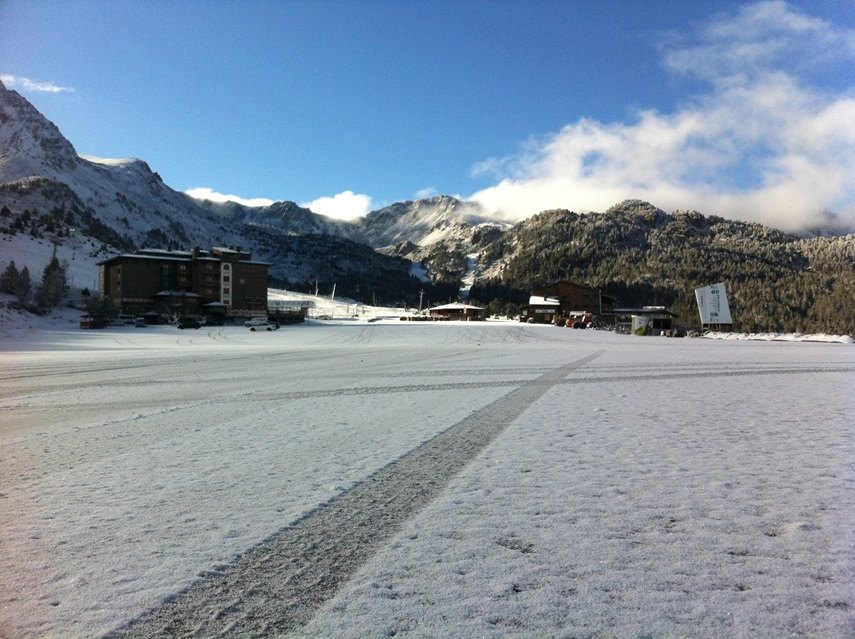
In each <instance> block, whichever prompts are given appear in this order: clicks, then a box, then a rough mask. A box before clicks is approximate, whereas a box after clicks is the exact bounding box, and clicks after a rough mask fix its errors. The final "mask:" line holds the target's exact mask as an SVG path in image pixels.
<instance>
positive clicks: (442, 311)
mask: <svg viewBox="0 0 855 639" xmlns="http://www.w3.org/2000/svg"><path fill="white" fill-rule="evenodd" d="M428 315H429V316H430V318H431V319H433V320H449V321H451V320H457V321H471V320H482V319H484V318H485V309H483V308H481V307H480V306H472V305H471V304H463V303H462V302H452V303H451V304H443V305H442V306H434V307H433V308H429V309H428Z"/></svg>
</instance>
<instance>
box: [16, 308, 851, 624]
mask: <svg viewBox="0 0 855 639" xmlns="http://www.w3.org/2000/svg"><path fill="white" fill-rule="evenodd" d="M0 362H2V366H0V637H3V638H4V639H5V638H7V637H8V638H13V637H14V638H16V639H17V638H19V637H22V638H30V637H63V638H64V637H98V636H103V635H105V634H110V633H113V632H115V631H116V630H118V629H122V628H125V627H126V625H127V624H129V623H130V622H132V621H134V620H135V619H139V618H140V617H141V616H143V615H144V613H146V611H150V610H157V609H160V607H161V606H162V605H163V604H164V602H167V605H169V604H176V605H178V606H179V610H180V609H181V608H180V606H181V605H184V606H185V607H186V609H188V610H189V609H190V608H191V607H192V606H191V605H190V604H188V603H186V602H187V601H189V602H194V601H196V600H195V599H193V598H192V597H190V598H188V597H185V596H184V594H180V593H185V594H186V593H193V592H202V591H201V590H194V589H195V588H197V587H198V586H199V585H200V584H203V583H208V582H212V581H216V580H217V579H220V578H221V577H222V576H223V575H225V574H229V573H230V571H233V570H235V571H237V570H238V567H240V566H242V565H243V564H242V563H241V562H242V560H243V559H245V558H246V557H248V556H250V555H251V554H252V549H254V548H258V547H259V545H260V544H266V543H270V540H271V539H279V537H278V536H279V535H281V536H287V535H288V533H289V531H290V530H291V529H295V528H297V524H298V523H302V524H305V525H307V526H308V527H311V525H312V522H313V521H315V517H316V515H318V514H319V513H321V514H322V513H324V512H326V513H333V514H334V518H338V519H340V521H339V522H338V528H335V527H332V528H325V529H324V531H325V532H324V533H323V536H324V537H337V536H341V538H342V539H344V538H345V533H346V532H347V531H348V530H349V529H350V528H352V527H354V526H356V524H355V523H351V522H355V521H356V520H357V519H358V516H359V514H360V513H358V512H353V510H354V509H357V508H358V507H357V506H353V505H348V504H350V503H351V502H349V501H348V499H347V498H348V497H349V496H350V495H354V494H356V493H359V491H360V490H365V489H366V486H367V487H368V488H370V485H371V483H372V482H373V481H375V479H376V478H377V477H379V474H378V473H384V472H387V471H388V472H389V473H390V474H388V475H387V476H386V477H387V479H386V480H384V481H389V482H390V484H389V485H390V486H391V487H392V488H396V486H399V485H400V486H403V483H404V481H405V480H404V479H402V477H403V475H404V473H403V471H404V470H406V469H407V468H415V466H413V464H415V463H416V462H414V461H412V460H413V459H414V458H413V457H412V452H413V451H418V450H433V449H425V448H424V447H425V446H427V444H426V442H437V443H436V447H437V448H436V451H435V452H431V453H430V455H422V456H421V458H420V461H419V462H418V463H419V464H422V465H421V466H418V468H420V469H424V470H422V471H420V472H422V473H424V474H428V475H431V476H429V477H424V478H423V479H424V481H426V482H428V483H434V484H437V485H438V488H437V491H436V492H435V493H430V495H431V496H430V497H429V498H428V497H418V496H416V497H415V498H414V499H415V500H416V505H417V506H418V507H417V508H416V509H415V510H414V511H413V512H412V513H411V514H407V515H406V516H405V517H403V518H402V521H401V522H400V523H397V524H394V525H393V524H388V525H387V524H385V523H384V521H383V520H384V519H385V516H384V514H383V513H382V512H381V513H380V516H377V517H375V516H374V515H372V516H371V517H369V518H368V519H369V521H367V522H363V523H360V524H359V525H363V526H367V527H368V528H367V530H369V531H373V533H372V534H374V535H375V536H376V537H377V538H376V539H375V542H376V546H374V547H373V549H372V550H371V552H370V554H369V555H368V556H366V557H365V558H363V559H358V560H357V559H352V560H351V562H350V564H351V565H349V568H348V569H349V570H350V571H351V572H349V573H348V574H349V577H348V578H347V579H346V580H344V581H343V582H341V583H336V584H335V587H331V586H329V585H324V584H325V583H326V581H325V580H322V581H323V582H324V583H321V584H320V585H319V586H318V591H317V592H318V593H320V595H321V596H319V598H318V599H317V601H315V602H313V603H312V604H311V605H312V606H319V607H316V608H310V609H309V614H308V618H309V621H308V623H307V624H305V625H303V626H301V627H298V628H296V629H292V630H290V631H289V632H290V633H291V634H290V635H287V636H291V635H293V636H301V637H316V638H321V637H360V638H361V637H385V636H392V635H394V636H400V637H411V638H415V637H420V638H421V637H538V638H540V637H657V638H659V637H775V638H777V637H791V636H805V637H823V638H824V637H829V638H831V637H841V638H842V637H852V636H855V533H853V531H855V426H853V414H855V400H853V391H855V347H853V346H852V344H841V343H787V342H754V341H744V340H709V339H667V338H658V337H653V338H638V337H632V336H620V335H614V334H612V333H607V332H599V331H578V330H570V329H559V328H553V327H549V326H526V325H520V324H512V323H492V322H489V323H436V324H423V323H409V322H382V321H381V322H375V323H367V322H363V321H356V320H351V321H349V322H345V321H340V322H320V321H313V322H308V323H306V324H304V325H300V326H290V327H283V329H281V330H279V331H276V332H272V333H250V332H249V331H247V330H246V329H243V328H238V327H223V328H209V329H201V330H198V331H192V330H191V331H179V330H177V329H173V328H171V327H147V328H132V327H127V328H125V327H122V328H110V329H105V330H100V331H81V330H78V329H76V328H74V327H73V326H70V327H69V328H67V329H57V328H54V329H51V330H46V329H43V328H38V327H37V328H36V329H32V330H16V331H5V332H3V331H0ZM490 424H492V425H493V426H494V427H495V430H496V432H497V433H498V434H497V435H495V438H494V439H489V438H487V439H485V440H484V443H483V447H482V448H481V449H479V450H478V451H476V452H473V453H471V460H469V461H468V463H467V464H465V465H463V466H462V467H461V469H460V470H459V471H448V470H447V469H448V468H450V466H448V465H446V462H445V461H443V459H444V458H443V457H442V455H445V454H450V453H451V452H453V451H452V449H453V448H455V446H456V444H455V443H454V442H456V441H458V440H456V439H454V438H455V437H456V438H460V441H462V438H464V437H466V436H467V433H468V432H469V431H471V430H474V429H476V428H482V427H485V426H489V425H490ZM444 432H446V433H449V434H450V435H449V436H450V437H452V438H451V439H448V440H442V439H441V438H438V437H436V436H438V435H439V434H440V433H444ZM435 437H436V439H434V438H435ZM443 442H445V443H443ZM431 456H434V457H435V460H434V461H431V458H432V457H431ZM390 469H391V470H390ZM396 473H397V474H396ZM416 475H418V473H416ZM417 479H418V477H417ZM377 481H379V480H377ZM396 482H397V483H396ZM402 490H403V489H402ZM392 492H394V491H392ZM424 494H428V493H424ZM419 499H422V501H423V503H420V502H418V500H419ZM353 503H357V502H353ZM335 508H338V510H336V509H335ZM387 508H388V510H389V516H390V519H394V518H393V517H392V515H394V513H393V512H392V511H394V510H395V509H397V508H398V506H397V505H396V502H395V498H394V495H392V494H390V497H389V499H388V506H387ZM327 525H328V524H327ZM336 531H338V532H336ZM335 541H336V540H335V539H330V543H331V547H333V548H334V550H333V551H331V552H338V553H342V554H343V555H347V549H346V548H344V549H342V547H341V544H339V545H338V546H336V544H335ZM277 543H278V542H277ZM348 543H349V542H348ZM293 559H294V561H295V562H297V561H298V560H299V557H296V556H295V557H294V558H293ZM346 559H347V558H346V557H345V560H346ZM345 563H347V562H346V561H345ZM240 570H244V571H246V570H247V568H245V567H244V568H240ZM250 570H251V569H250ZM259 570H262V572H259V573H258V574H259V575H261V574H263V564H262V569H259ZM333 582H335V580H331V581H330V583H333ZM194 584H195V585H194ZM252 590H253V589H252V588H246V589H243V590H242V589H240V588H237V589H236V588H232V589H231V590H229V589H226V588H224V589H223V590H222V591H221V592H220V594H219V595H218V596H219V599H217V598H216V597H214V598H213V599H211V598H210V596H209V595H207V594H206V595H204V596H205V597H208V599H205V601H204V602H203V603H204V605H205V606H206V608H205V610H209V611H211V614H210V615H209V616H208V617H206V618H205V620H204V623H203V624H201V625H197V626H196V627H195V629H191V630H190V631H187V636H191V635H193V634H195V635H197V636H210V635H212V634H215V633H223V634H225V635H229V634H230V632H231V633H236V632H237V631H238V630H239V629H240V628H241V625H240V624H241V615H242V614H243V612H244V611H246V610H247V609H248V605H249V604H248V603H245V602H246V601H248V600H249V599H250V598H251V597H252V595H253V592H252ZM205 592H207V591H205ZM198 596H199V597H201V596H202V595H198ZM182 598H183V599H182ZM182 601H185V603H183V604H182ZM288 606H289V602H288V601H285V600H283V598H274V599H271V600H269V601H265V604H264V609H265V610H264V614H265V615H266V619H267V622H268V623H269V624H270V625H269V627H271V628H276V627H277V625H276V620H277V615H280V613H281V614H285V612H283V611H285V610H286V609H287V608H288ZM206 614H207V613H206ZM139 627H141V628H143V634H144V632H145V629H146V628H152V627H154V626H145V625H142V626H139ZM282 627H284V626H282ZM131 629H132V630H133V626H132V627H131Z"/></svg>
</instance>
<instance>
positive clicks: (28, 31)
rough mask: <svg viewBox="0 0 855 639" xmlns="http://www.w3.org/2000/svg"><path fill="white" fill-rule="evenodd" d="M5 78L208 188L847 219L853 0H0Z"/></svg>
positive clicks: (94, 138)
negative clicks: (637, 201) (645, 203)
mask: <svg viewBox="0 0 855 639" xmlns="http://www.w3.org/2000/svg"><path fill="white" fill-rule="evenodd" d="M0 79H2V81H3V82H4V84H6V86H7V88H10V89H14V90H16V91H18V92H20V93H21V94H22V95H24V96H25V97H27V99H29V100H30V101H31V102H32V103H33V104H34V105H35V106H36V107H37V108H38V109H39V110H40V111H41V112H42V113H44V114H45V115H46V116H47V117H48V118H49V119H50V120H52V121H53V122H54V123H55V124H56V125H57V126H59V128H60V130H61V131H62V132H63V133H64V134H65V135H66V137H67V138H68V139H69V140H70V141H71V142H72V144H74V146H75V148H76V149H77V151H78V152H79V153H81V154H83V155H93V156H99V157H113V158H117V157H138V158H141V159H143V160H145V161H147V162H148V163H149V165H150V166H151V167H152V169H153V170H155V171H157V172H158V173H160V175H161V176H162V177H163V179H164V181H165V182H166V183H167V184H169V185H170V186H171V187H173V188H175V189H178V190H194V191H193V192H194V193H207V194H208V195H209V196H210V197H212V198H213V197H216V196H217V194H226V195H230V196H233V197H235V198H240V199H241V200H244V201H258V199H260V200H261V201H264V200H293V201H296V202H299V203H301V204H311V205H312V208H313V210H316V211H318V212H322V213H326V214H330V215H335V216H339V217H349V216H353V215H357V214H360V213H364V212H366V211H367V210H369V209H374V208H379V207H381V206H384V205H386V204H389V203H392V202H395V201H400V200H407V199H414V198H416V197H422V196H425V195H430V194H438V193H442V194H449V195H456V196H459V197H463V198H472V199H475V200H477V201H479V202H481V203H482V204H483V205H484V206H485V207H486V208H487V209H488V210H490V211H492V212H494V213H496V214H501V215H506V216H507V217H509V218H513V219H518V218H521V217H525V216H527V215H531V214H533V213H536V212H538V211H539V210H543V209H546V208H558V207H562V208H570V209H574V210H577V211H584V210H604V209H605V208H607V207H608V206H610V205H612V204H614V203H616V202H618V201H620V200H622V199H625V198H628V197H638V198H641V199H646V200H649V201H651V202H653V203H654V204H656V205H657V206H660V207H662V208H664V209H666V210H674V209H678V208H683V209H696V210H699V211H701V212H704V213H707V214H718V215H724V216H727V217H738V218H741V219H752V220H757V221H761V222H763V223H767V224H772V225H775V226H779V227H783V228H800V227H804V226H807V225H810V224H815V223H818V222H820V221H821V220H822V219H823V217H822V213H823V211H831V212H833V213H836V214H838V215H839V216H841V217H842V219H844V220H847V221H850V222H852V223H853V224H855V0H793V1H791V2H729V1H726V0H720V1H716V2H700V1H692V2H684V1H681V0H644V1H641V0H639V1H631V0H623V1H618V0H588V1H585V2H582V1H573V0H564V1H561V2H554V1H550V0H530V1H522V0H520V1H511V0H496V1H489V2H488V1H476V0H470V1H467V0H458V1H451V0H410V1H400V0H399V1H392V0H382V1H380V0H361V1H357V0H354V1H344V0H340V1H320V0H319V1H315V2H297V1H294V2H287V1H274V0H244V1H240V2H238V1H227V0H209V1H202V0H183V1H182V0H171V1H165V0H146V1H133V0H124V1H123V0H116V1H111V2H108V1H106V0H99V1H96V0H90V1H86V2H83V1H76V0H60V1H51V0H40V1H39V2H32V1H28V0H23V1H19V0H0Z"/></svg>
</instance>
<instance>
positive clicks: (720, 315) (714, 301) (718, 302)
mask: <svg viewBox="0 0 855 639" xmlns="http://www.w3.org/2000/svg"><path fill="white" fill-rule="evenodd" d="M695 299H696V300H697V301H698V311H699V312H700V314H701V324H733V319H732V318H731V317H730V306H729V305H728V303H727V292H726V291H725V289H724V284H713V285H712V286H704V287H701V288H696V289H695Z"/></svg>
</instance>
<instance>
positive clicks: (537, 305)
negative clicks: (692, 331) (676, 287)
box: [521, 282, 675, 335]
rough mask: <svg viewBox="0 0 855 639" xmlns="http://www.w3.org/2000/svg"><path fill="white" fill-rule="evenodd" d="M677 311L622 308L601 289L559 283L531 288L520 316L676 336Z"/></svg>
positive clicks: (544, 321) (536, 320)
mask: <svg viewBox="0 0 855 639" xmlns="http://www.w3.org/2000/svg"><path fill="white" fill-rule="evenodd" d="M674 317H675V316H674V314H673V313H672V312H671V311H669V310H668V309H667V308H665V307H664V306H642V307H634V308H631V307H619V306H617V299H616V298H614V297H612V296H611V295H606V294H605V293H603V292H602V291H601V290H600V289H597V288H593V287H590V286H583V285H581V284H574V283H573V282H556V283H554V284H550V285H548V286H544V287H542V288H538V289H535V290H533V291H532V293H531V297H530V298H529V303H528V304H527V305H525V306H523V307H522V309H521V319H522V320H523V321H526V322H530V323H534V324H556V325H559V326H568V327H572V328H590V327H598V326H607V327H611V328H614V330H615V331H617V332H619V333H632V334H635V335H673V334H674Z"/></svg>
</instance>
